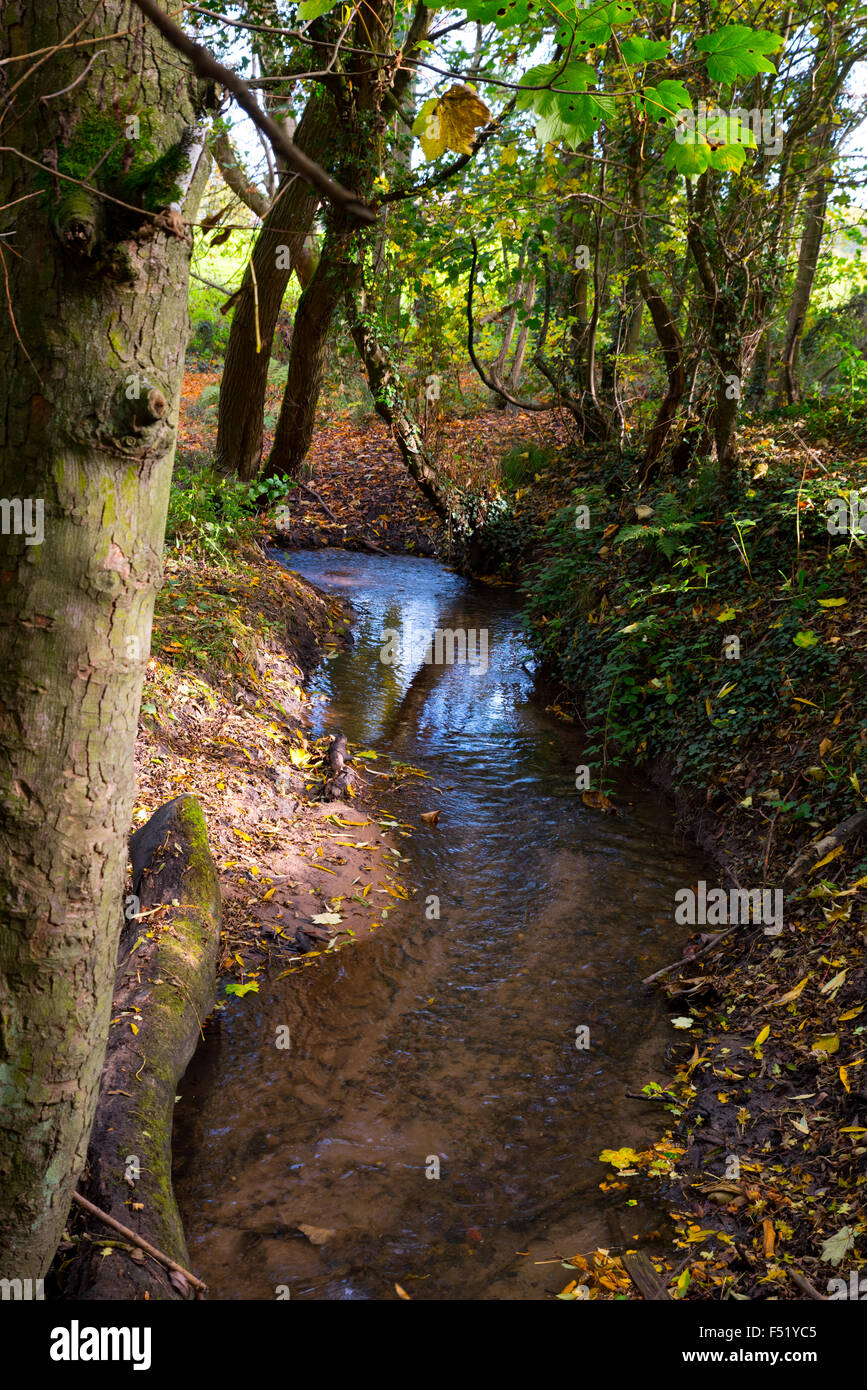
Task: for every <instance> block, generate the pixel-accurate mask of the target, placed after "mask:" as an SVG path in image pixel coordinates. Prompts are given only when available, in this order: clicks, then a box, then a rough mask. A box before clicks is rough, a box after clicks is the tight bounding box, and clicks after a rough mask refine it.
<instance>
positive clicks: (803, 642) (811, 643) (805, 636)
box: [792, 629, 819, 647]
mask: <svg viewBox="0 0 867 1390" xmlns="http://www.w3.org/2000/svg"><path fill="white" fill-rule="evenodd" d="M818 640H819V639H818V637H817V636H816V634H815V632H813V630H812V629H808V631H807V632H796V633H795V635H794V637H793V638H792V641H793V642H794V644H795V646H796V647H815V645H816V643H817V642H818Z"/></svg>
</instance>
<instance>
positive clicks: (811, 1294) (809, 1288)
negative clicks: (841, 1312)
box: [789, 1269, 833, 1303]
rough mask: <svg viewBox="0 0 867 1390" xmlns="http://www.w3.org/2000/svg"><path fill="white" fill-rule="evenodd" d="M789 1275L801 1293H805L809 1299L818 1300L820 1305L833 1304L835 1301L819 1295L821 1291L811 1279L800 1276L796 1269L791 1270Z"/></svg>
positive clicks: (821, 1294)
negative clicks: (814, 1285)
mask: <svg viewBox="0 0 867 1390" xmlns="http://www.w3.org/2000/svg"><path fill="white" fill-rule="evenodd" d="M789 1274H790V1276H791V1278H792V1279H793V1280H794V1282H795V1283H796V1284H797V1286H798V1288H799V1289H800V1290H801V1292H802V1293H805V1294H806V1295H807V1297H808V1298H818V1300H819V1302H820V1303H831V1302H833V1300H832V1299H829V1298H828V1297H827V1296H826V1295H825V1294H823V1293H819V1290H818V1289H816V1288H814V1287H813V1285H812V1284H811V1283H810V1281H809V1279H807V1278H805V1277H804V1275H803V1274H799V1273H798V1271H797V1270H796V1269H790V1270H789Z"/></svg>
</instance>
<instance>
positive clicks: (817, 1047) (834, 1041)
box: [812, 1033, 840, 1054]
mask: <svg viewBox="0 0 867 1390" xmlns="http://www.w3.org/2000/svg"><path fill="white" fill-rule="evenodd" d="M839 1046H840V1039H839V1038H838V1037H837V1034H836V1033H823V1034H822V1036H821V1037H820V1038H816V1039H815V1041H814V1042H813V1043H812V1048H813V1051H814V1052H827V1053H829V1054H830V1053H832V1052H836V1051H837V1049H838V1047H839Z"/></svg>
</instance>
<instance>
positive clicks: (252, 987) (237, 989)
mask: <svg viewBox="0 0 867 1390" xmlns="http://www.w3.org/2000/svg"><path fill="white" fill-rule="evenodd" d="M251 991H252V993H253V994H258V993H259V985H258V983H257V982H256V981H255V980H248V981H247V983H246V984H245V985H235V984H230V985H226V993H227V994H237V996H238V998H239V999H243V997H244V995H245V994H250V992H251Z"/></svg>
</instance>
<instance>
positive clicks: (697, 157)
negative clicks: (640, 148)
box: [665, 140, 712, 179]
mask: <svg viewBox="0 0 867 1390" xmlns="http://www.w3.org/2000/svg"><path fill="white" fill-rule="evenodd" d="M711 154H712V151H711V147H710V145H709V144H708V143H707V141H706V140H694V141H693V142H692V143H690V144H686V145H681V144H678V143H677V141H675V143H674V144H673V145H669V147H668V149H667V150H666V152H665V167H666V169H676V170H677V172H678V173H679V174H683V175H684V177H685V178H688V179H697V178H698V176H699V174H703V173H704V171H705V169H707V168H708V166H709V165H710V157H711Z"/></svg>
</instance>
